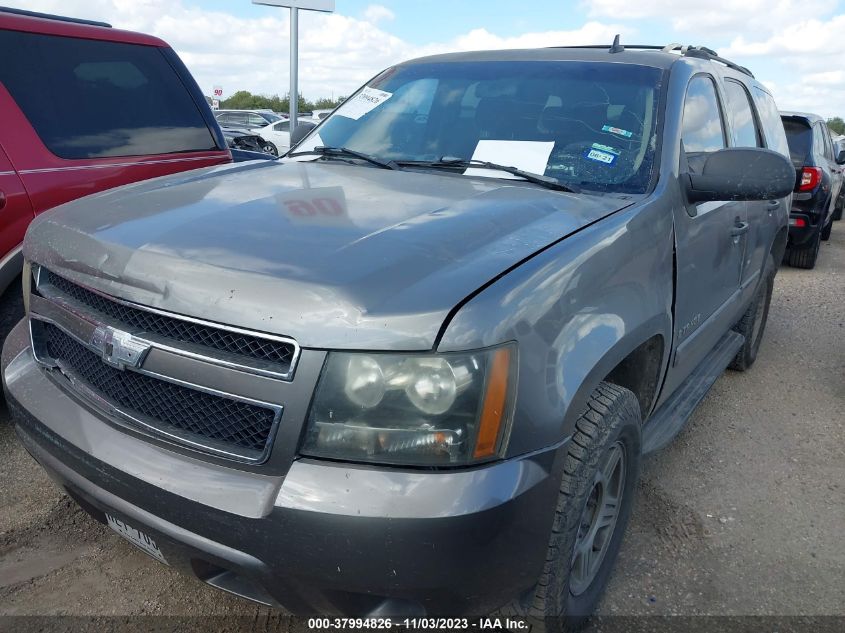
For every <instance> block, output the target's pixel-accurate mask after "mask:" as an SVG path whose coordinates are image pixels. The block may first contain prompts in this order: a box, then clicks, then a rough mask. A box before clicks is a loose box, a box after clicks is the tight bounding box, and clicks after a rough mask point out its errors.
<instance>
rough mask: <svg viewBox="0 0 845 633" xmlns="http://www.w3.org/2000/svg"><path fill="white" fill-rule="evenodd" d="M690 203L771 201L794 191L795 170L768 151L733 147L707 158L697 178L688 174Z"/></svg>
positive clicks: (785, 159) (787, 162) (781, 158)
mask: <svg viewBox="0 0 845 633" xmlns="http://www.w3.org/2000/svg"><path fill="white" fill-rule="evenodd" d="M687 176H688V178H689V181H688V183H687V197H688V198H689V201H690V202H708V201H711V200H773V199H775V198H783V197H785V196H788V195H789V194H790V193H792V190H793V189H794V188H795V167H794V166H793V165H792V163H791V162H790V160H789V159H788V158H786V157H785V156H783V155H782V154H778V153H777V152H773V151H772V150H769V149H760V148H756V147H732V148H730V149H720V150H719V151H716V152H713V153H712V154H709V155H708V156H707V160H706V161H705V162H704V168H703V169H702V170H701V173H700V174H688V175H687Z"/></svg>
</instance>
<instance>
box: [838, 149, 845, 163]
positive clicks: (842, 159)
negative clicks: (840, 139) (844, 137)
mask: <svg viewBox="0 0 845 633" xmlns="http://www.w3.org/2000/svg"><path fill="white" fill-rule="evenodd" d="M836 164H837V165H845V149H843V150H840V151H839V154H837V155H836Z"/></svg>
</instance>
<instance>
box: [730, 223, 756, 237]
mask: <svg viewBox="0 0 845 633" xmlns="http://www.w3.org/2000/svg"><path fill="white" fill-rule="evenodd" d="M749 228H751V225H750V224H748V222H737V223H736V224H735V225H734V226H733V227H731V237H739V236H740V235H745V234H746V233H748V229H749Z"/></svg>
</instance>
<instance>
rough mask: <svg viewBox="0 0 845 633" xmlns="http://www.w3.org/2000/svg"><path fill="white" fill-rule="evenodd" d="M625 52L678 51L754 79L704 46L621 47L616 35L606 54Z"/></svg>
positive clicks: (594, 47)
mask: <svg viewBox="0 0 845 633" xmlns="http://www.w3.org/2000/svg"><path fill="white" fill-rule="evenodd" d="M552 48H592V49H602V48H603V49H608V46H607V44H586V45H582V46H553V47H552ZM625 50H645V51H662V52H664V53H671V52H673V51H679V52H680V53H681V55H683V56H685V57H695V58H697V59H708V60H711V61H714V62H721V63H722V64H724V65H725V66H727V67H728V68H733V69H734V70H736V71H739V72H741V73H743V74H744V75H748V76H749V77H751V78H752V79H753V78H754V74H753V73H752V72H751V71H750V70H748V69H747V68H746V67H745V66H740V65H739V64H736V63H734V62H732V61H731V60H729V59H725V58H724V57H720V56H719V54H718V53H717V52H716V51H714V50H713V49H712V48H707V47H706V46H686V45H683V44H668V45H666V46H654V45H653V44H625V46H622V45H621V44H620V43H619V36H618V35H617V36H616V37H615V38H614V40H613V44H611V45H610V48H609V49H608V52H610V53H621V52H623V51H625Z"/></svg>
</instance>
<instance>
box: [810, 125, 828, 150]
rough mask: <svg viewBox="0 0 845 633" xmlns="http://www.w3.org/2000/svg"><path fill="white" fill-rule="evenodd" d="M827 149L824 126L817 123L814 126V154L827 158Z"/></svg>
mask: <svg viewBox="0 0 845 633" xmlns="http://www.w3.org/2000/svg"><path fill="white" fill-rule="evenodd" d="M825 149H826V148H825V145H824V136H823V135H822V126H821V125H819V124H818V123H817V124H816V125H814V126H813V153H814V154H815V155H816V156H825Z"/></svg>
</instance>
